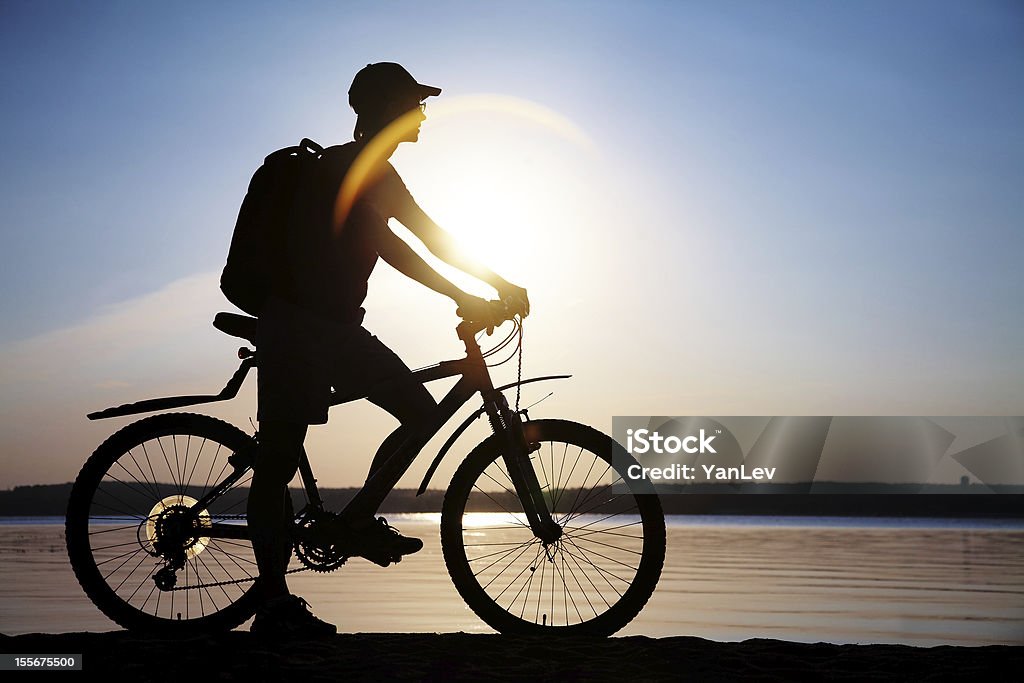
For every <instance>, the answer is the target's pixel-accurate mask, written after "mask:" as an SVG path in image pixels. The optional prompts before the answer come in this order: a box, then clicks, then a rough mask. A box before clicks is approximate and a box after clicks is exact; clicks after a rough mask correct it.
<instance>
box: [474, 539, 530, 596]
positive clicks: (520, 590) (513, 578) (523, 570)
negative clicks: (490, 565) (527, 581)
mask: <svg viewBox="0 0 1024 683" xmlns="http://www.w3.org/2000/svg"><path fill="white" fill-rule="evenodd" d="M527 550H529V548H524V549H523V551H522V552H520V553H519V554H518V555H516V557H515V559H513V560H512V562H509V563H508V566H507V567H505V569H508V567H511V566H512V565H513V564H514V563H515V562H517V561H518V560H519V558H520V557H522V556H523V554H524V553H525V552H526V551H527ZM537 553H540V550H539V549H538V550H537ZM534 561H536V554H535V555H534ZM529 568H530V563H529V562H527V564H526V566H525V567H523V568H522V569H520V570H519V573H518V574H516V575H515V576H514V577H512V580H511V581H510V582H509V584H508V585H507V586H505V587H504V588H502V589H501V592H500V593H498V594H497V595H495V596H494V602H498V598H500V597H501V596H502V595H503V594H504V593H505V591H507V590H508V589H509V588H511V587H512V584H514V583H515V582H516V581H518V580H519V577H520V576H522V575H523V574H524V573H525V572H526V570H527V569H529ZM505 569H502V570H501V574H504V573H505ZM501 574H498V576H501ZM496 578H498V577H497V576H495V577H494V579H496ZM494 579H491V581H490V582H488V584H487V585H488V586H489V585H491V583H493V582H494ZM484 588H485V589H486V586H485V587H484ZM522 590H523V589H522V588H520V589H519V592H520V593H521V592H522ZM516 597H519V593H516ZM512 602H515V598H512ZM509 606H510V607H511V603H509Z"/></svg>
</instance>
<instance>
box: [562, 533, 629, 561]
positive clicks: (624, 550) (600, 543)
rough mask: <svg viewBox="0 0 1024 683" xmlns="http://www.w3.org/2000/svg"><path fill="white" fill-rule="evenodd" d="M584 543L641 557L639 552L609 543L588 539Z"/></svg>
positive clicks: (571, 537)
mask: <svg viewBox="0 0 1024 683" xmlns="http://www.w3.org/2000/svg"><path fill="white" fill-rule="evenodd" d="M566 538H569V539H573V540H577V541H579V540H582V539H579V538H575V537H573V536H566ZM584 542H585V543H596V544H598V545H603V546H605V547H606V548H614V549H615V550H621V551H622V552H624V553H632V554H633V555H643V553H639V552H637V551H635V550H630V549H629V548H621V547H619V546H617V545H612V544H611V543H604V542H602V541H596V540H594V539H593V538H588V539H586V540H585V541H584ZM626 566H629V565H626Z"/></svg>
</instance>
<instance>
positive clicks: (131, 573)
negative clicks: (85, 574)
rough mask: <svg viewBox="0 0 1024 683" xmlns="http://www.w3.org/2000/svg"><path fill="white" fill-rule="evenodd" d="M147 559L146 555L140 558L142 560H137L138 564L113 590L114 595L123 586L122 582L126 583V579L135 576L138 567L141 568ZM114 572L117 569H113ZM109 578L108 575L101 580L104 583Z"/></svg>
mask: <svg viewBox="0 0 1024 683" xmlns="http://www.w3.org/2000/svg"><path fill="white" fill-rule="evenodd" d="M147 557H149V555H148V554H147V555H144V556H143V557H142V559H141V560H139V563H138V564H137V565H135V568H134V569H132V570H131V571H130V572H128V575H127V576H125V577H124V578H123V579H121V583H119V584H117V588H115V589H114V592H115V593H116V592H117V591H119V590H121V586H123V585H124V582H125V581H127V580H128V579H130V578H131V577H132V576H133V575H134V574H135V572H137V571H138V570H139V567H141V566H142V563H143V562H145V561H146V558H147ZM126 562H127V560H126ZM122 566H123V565H122ZM118 569H120V567H118ZM114 571H115V572H116V571H117V569H115V570H114ZM111 574H113V572H111ZM109 577H110V574H108V575H107V576H106V577H104V579H103V580H104V581H106V580H107V578H109Z"/></svg>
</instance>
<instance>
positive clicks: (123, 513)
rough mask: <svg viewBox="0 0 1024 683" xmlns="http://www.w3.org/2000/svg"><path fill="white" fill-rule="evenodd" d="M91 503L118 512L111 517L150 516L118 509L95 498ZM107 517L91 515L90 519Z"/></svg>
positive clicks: (131, 517)
mask: <svg viewBox="0 0 1024 683" xmlns="http://www.w3.org/2000/svg"><path fill="white" fill-rule="evenodd" d="M96 490H97V491H99V489H96ZM104 493H106V492H104ZM108 495H109V494H108ZM90 505H95V506H96V507H100V508H103V509H105V510H110V511H111V512H116V513H117V515H116V516H114V517H110V519H124V518H125V517H128V518H129V519H138V520H144V519H148V516H146V515H143V514H140V513H138V512H126V511H124V510H118V509H117V508H112V507H110V506H109V505H104V504H103V503H99V502H97V501H96V499H95V498H94V499H93V500H92V501H91V502H90ZM106 518H107V517H105V516H100V515H89V519H106Z"/></svg>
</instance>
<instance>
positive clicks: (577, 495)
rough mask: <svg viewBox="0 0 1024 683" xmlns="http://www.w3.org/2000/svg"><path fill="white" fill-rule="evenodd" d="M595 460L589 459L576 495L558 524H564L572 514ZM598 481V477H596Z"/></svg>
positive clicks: (588, 479) (595, 462)
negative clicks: (588, 465)
mask: <svg viewBox="0 0 1024 683" xmlns="http://www.w3.org/2000/svg"><path fill="white" fill-rule="evenodd" d="M582 452H583V449H582V448H580V453H582ZM597 461H598V458H594V459H593V460H591V461H590V467H588V468H587V474H586V475H585V476H584V477H583V483H582V484H580V487H579V488H578V489H576V496H575V497H574V498H573V500H572V505H571V506H570V507H569V511H568V512H566V513H565V516H564V517H562V519H561V520H560V521H559V524H565V522H566V521H567V520H568V519H569V518H570V517H571V516H572V513H573V510H575V509H576V504H577V503H579V500H580V494H581V493H583V489H585V488H586V487H587V482H588V481H590V474H591V472H593V471H594V465H596V464H597ZM598 481H600V478H598ZM588 495H589V494H588Z"/></svg>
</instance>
